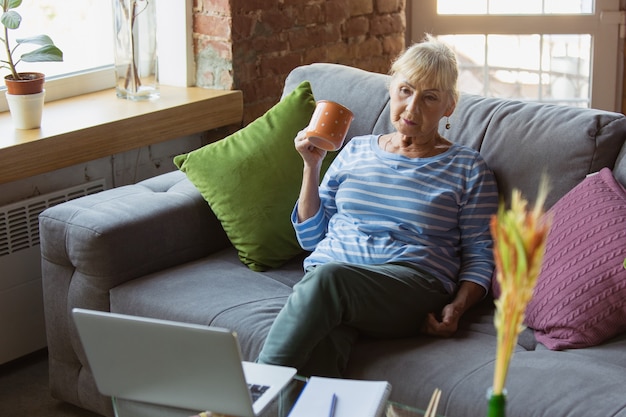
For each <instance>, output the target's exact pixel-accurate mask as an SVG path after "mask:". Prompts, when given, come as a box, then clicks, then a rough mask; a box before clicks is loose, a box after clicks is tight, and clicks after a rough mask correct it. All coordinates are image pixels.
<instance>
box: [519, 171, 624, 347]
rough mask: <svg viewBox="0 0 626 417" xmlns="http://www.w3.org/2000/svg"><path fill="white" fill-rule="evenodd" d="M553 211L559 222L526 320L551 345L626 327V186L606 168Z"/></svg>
mask: <svg viewBox="0 0 626 417" xmlns="http://www.w3.org/2000/svg"><path fill="white" fill-rule="evenodd" d="M547 214H548V215H551V216H553V223H552V227H551V229H550V232H549V234H548V240H547V244H546V252H545V257H544V263H543V265H542V268H541V272H540V274H539V278H538V280H537V286H536V287H535V293H534V295H533V298H532V300H531V301H530V303H529V304H528V308H527V311H526V324H527V325H528V326H529V327H531V328H533V329H535V335H536V337H537V340H538V341H539V342H541V343H543V344H544V345H545V346H546V347H548V348H550V349H565V348H582V347H588V346H593V345H597V344H599V343H601V342H603V341H605V340H607V339H609V338H611V337H613V336H615V335H617V334H619V333H621V332H623V331H626V265H624V262H625V258H626V190H624V188H623V187H622V186H621V185H620V184H619V183H618V182H617V181H616V180H615V178H614V177H613V174H612V173H611V170H609V169H608V168H604V169H602V170H601V171H600V172H599V173H598V174H596V175H593V176H590V177H587V178H586V179H585V180H584V181H582V182H581V183H580V184H579V185H578V186H576V187H575V188H574V189H573V190H572V191H570V192H569V193H568V194H566V195H565V196H564V197H563V198H562V199H561V200H559V201H558V202H557V203H556V204H555V205H554V206H553V207H552V209H550V210H549V211H548V213H547Z"/></svg>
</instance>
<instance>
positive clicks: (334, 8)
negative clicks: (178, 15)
mask: <svg viewBox="0 0 626 417" xmlns="http://www.w3.org/2000/svg"><path fill="white" fill-rule="evenodd" d="M404 9H405V0H195V3H194V43H195V53H196V63H197V84H198V85H201V86H205V87H212V88H220V89H240V90H242V91H243V94H244V104H245V109H244V118H245V120H244V121H245V123H249V122H250V121H252V120H254V119H255V118H256V117H258V116H260V115H262V114H263V113H264V112H265V111H266V110H268V109H269V108H270V107H271V106H273V105H274V104H276V103H277V102H278V100H279V98H280V92H281V90H282V87H283V83H284V80H285V77H286V76H287V74H288V73H289V72H290V71H291V70H292V69H293V68H295V67H296V66H298V65H303V64H309V63H313V62H335V63H340V64H345V65H351V66H354V67H358V68H363V69H366V70H369V71H376V72H383V73H386V72H387V70H388V69H389V65H390V63H391V60H392V59H393V58H394V57H395V56H396V55H397V54H398V53H400V52H401V51H402V49H403V48H404V39H405V29H406V21H405V13H404V11H405V10H404Z"/></svg>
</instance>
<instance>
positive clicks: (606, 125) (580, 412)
mask: <svg viewBox="0 0 626 417" xmlns="http://www.w3.org/2000/svg"><path fill="white" fill-rule="evenodd" d="M303 80H309V81H310V82H311V84H312V87H313V92H314V94H315V97H316V99H318V100H319V99H326V100H334V101H338V102H340V103H342V104H344V105H346V106H347V107H349V108H350V109H351V110H352V111H353V112H354V113H355V120H354V123H353V124H352V126H351V129H350V132H349V136H354V135H360V134H366V133H370V132H375V133H385V132H389V131H391V123H390V121H389V97H388V94H387V84H388V82H389V77H388V76H386V75H381V74H372V73H368V72H365V71H362V70H359V69H355V68H349V67H344V66H340V65H334V64H314V65H309V66H303V67H299V68H296V69H295V70H293V71H292V73H291V74H290V75H289V77H288V78H287V80H286V83H285V89H284V94H287V93H288V92H289V91H291V90H292V89H293V88H295V86H297V85H298V84H299V83H300V82H301V81H303ZM450 123H451V125H452V128H451V129H450V130H445V128H444V127H443V123H442V125H441V126H440V131H441V133H442V135H444V136H446V137H448V138H449V139H450V140H453V141H455V142H459V143H462V144H465V145H468V146H471V147H474V148H476V149H478V150H480V152H481V153H482V154H483V155H484V156H485V158H486V160H487V162H488V163H489V164H490V166H491V167H492V168H493V169H494V171H495V173H496V176H497V178H498V182H499V185H500V188H501V190H500V191H501V193H502V194H503V197H508V196H509V194H510V191H511V190H512V189H513V188H515V187H517V188H520V189H521V190H522V191H523V192H524V194H525V195H526V196H527V197H528V198H530V199H533V198H534V196H535V193H536V188H537V184H538V182H539V178H540V177H541V174H542V172H544V171H545V172H547V173H548V174H549V176H550V179H551V181H552V192H551V194H550V200H549V204H550V205H551V204H553V203H554V202H555V201H557V200H558V198H560V197H561V196H562V195H563V194H565V193H566V192H567V191H569V190H570V189H571V188H572V187H573V186H575V185H576V184H577V183H578V182H579V181H581V180H582V179H583V178H584V177H585V175H587V174H588V173H591V172H594V171H597V170H599V169H600V168H602V167H604V166H607V167H610V168H615V174H616V176H617V178H618V179H619V180H620V181H621V182H622V184H626V146H625V145H624V141H625V139H626V118H625V117H624V116H622V115H619V114H615V113H609V112H602V111H596V110H587V109H574V108H568V107H556V106H551V105H545V104H533V103H522V102H518V101H510V100H502V99H488V98H483V97H478V96H469V95H466V96H463V97H462V98H461V100H460V101H459V103H458V105H457V109H456V111H455V113H454V114H453V116H452V117H451V118H450ZM616 161H617V165H615V164H616ZM40 234H41V250H42V267H43V291H44V304H45V306H44V307H45V314H46V328H47V333H48V345H49V354H50V383H51V390H52V393H53V395H54V396H55V397H56V398H59V399H62V400H64V401H68V402H71V403H73V404H76V405H78V406H81V407H84V408H88V409H91V410H94V411H96V412H99V413H101V414H104V415H109V416H111V415H112V410H111V406H110V403H109V401H108V399H106V398H104V397H102V396H100V395H99V394H98V392H97V389H96V387H95V385H94V383H93V379H92V377H91V373H90V371H89V367H88V364H87V361H86V359H85V356H84V353H83V352H82V349H81V346H80V342H79V340H78V338H77V335H76V333H75V330H74V327H73V324H72V323H71V320H70V316H69V312H70V311H71V309H72V308H73V307H83V308H91V309H98V310H105V311H108V310H110V311H115V312H120V313H127V314H136V315H142V316H149V317H159V318H164V319H173V320H180V321H186V322H193V323H202V324H209V325H214V326H220V327H227V328H231V329H233V330H236V331H237V333H238V334H239V337H240V340H241V342H242V350H243V355H244V357H245V358H246V359H249V360H252V359H254V358H255V357H256V355H257V354H258V352H259V350H260V349H261V346H262V343H263V341H264V338H265V335H266V334H267V331H268V330H269V327H270V325H271V323H272V321H273V318H274V317H275V315H276V314H277V312H278V311H279V310H280V308H281V306H282V305H283V303H284V302H285V300H286V297H287V296H288V295H289V293H290V291H291V287H292V286H293V285H294V284H295V283H296V282H297V281H298V280H299V279H300V278H301V276H302V266H301V260H302V259H301V258H298V259H294V260H293V261H291V262H289V263H288V264H287V265H285V266H284V267H281V268H280V269H277V270H272V271H267V272H264V273H257V272H253V271H251V270H249V269H247V268H246V267H245V266H244V265H243V264H241V263H240V262H239V260H238V258H237V254H236V251H235V250H234V248H233V247H232V246H231V245H230V243H229V242H228V239H227V238H226V235H225V233H224V231H223V230H222V228H221V226H220V224H219V222H218V221H217V219H216V217H215V216H214V214H213V213H212V211H211V209H210V208H209V206H208V205H207V204H206V202H205V201H204V200H203V199H202V197H201V196H200V194H199V192H198V191H197V190H196V189H195V188H194V187H193V185H191V183H190V182H189V181H187V180H186V178H185V176H184V174H182V173H180V172H172V173H168V174H164V175H161V176H159V177H156V178H153V179H150V180H147V181H144V182H141V183H139V184H136V185H131V186H126V187H121V188H118V189H113V190H108V191H105V192H102V193H99V194H96V195H92V196H87V197H83V198H80V199H77V200H73V201H70V202H67V203H63V204H60V205H58V206H55V207H52V208H50V209H48V210H46V211H45V212H44V213H43V214H42V215H41V218H40ZM495 342H496V341H495V330H494V328H493V305H492V302H491V300H490V299H489V298H487V299H485V300H484V302H483V303H481V305H479V306H477V307H476V308H474V309H473V310H472V311H471V312H470V313H469V314H468V315H467V316H466V317H464V320H463V322H462V325H461V329H460V330H459V333H458V335H457V336H456V337H454V338H451V339H438V338H431V337H425V336H420V337H415V338H408V339H402V340H360V341H359V342H358V343H357V345H356V346H355V349H354V352H353V355H352V357H351V360H350V364H349V370H348V374H347V375H346V376H347V377H351V378H368V379H387V380H389V381H390V382H391V383H392V385H393V391H392V394H391V399H392V400H395V401H400V402H404V403H407V404H411V405H418V406H421V407H425V406H426V404H427V403H428V400H429V398H430V395H431V394H432V392H433V390H434V389H435V388H436V387H439V388H441V389H442V390H443V395H442V401H441V403H440V404H441V405H440V413H441V414H442V415H448V416H461V415H463V416H481V417H482V416H484V415H486V411H485V410H486V400H485V393H486V390H487V389H488V388H489V386H490V385H491V383H492V374H493V361H494V358H495ZM507 386H508V390H509V397H508V407H507V415H509V416H510V417H517V416H520V417H521V416H531V415H532V416H554V415H567V416H581V417H582V416H589V415H595V416H600V415H601V416H608V415H610V416H624V417H626V396H625V395H624V386H626V335H624V334H623V335H620V336H618V337H616V338H615V339H613V340H611V341H608V342H606V343H604V344H602V345H601V346H597V347H593V348H587V349H579V350H575V351H574V350H571V351H563V352H552V351H549V350H547V349H546V348H545V347H543V346H542V345H540V344H537V342H536V341H535V339H534V337H533V333H532V331H531V330H526V331H524V332H523V333H522V335H521V336H520V340H519V343H518V346H517V352H516V354H515V356H514V358H513V361H512V364H511V369H510V373H509V378H508V380H507Z"/></svg>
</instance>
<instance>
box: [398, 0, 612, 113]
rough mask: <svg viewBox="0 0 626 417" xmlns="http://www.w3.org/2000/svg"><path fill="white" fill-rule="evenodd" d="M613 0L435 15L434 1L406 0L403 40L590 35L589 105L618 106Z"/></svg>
mask: <svg viewBox="0 0 626 417" xmlns="http://www.w3.org/2000/svg"><path fill="white" fill-rule="evenodd" d="M619 3H620V2H619V0H595V7H594V13H593V14H581V15H561V14H549V15H439V14H437V0H423V1H420V2H408V3H407V4H410V7H409V8H408V9H407V13H408V22H409V23H408V26H409V28H408V30H407V34H408V38H407V42H408V44H411V43H414V42H418V41H419V40H421V39H422V38H423V36H424V33H431V34H433V35H475V34H481V35H491V34H501V35H533V34H539V35H559V34H589V35H591V37H592V41H591V42H592V63H591V77H590V83H591V107H592V108H596V109H602V110H608V111H620V110H621V99H622V98H621V93H620V92H621V90H622V70H623V69H622V62H621V61H620V60H619V57H620V52H619V51H620V47H621V44H622V43H623V36H622V35H623V34H622V33H621V31H620V26H621V25H623V23H624V22H623V19H624V17H623V16H624V13H623V12H620V11H619Z"/></svg>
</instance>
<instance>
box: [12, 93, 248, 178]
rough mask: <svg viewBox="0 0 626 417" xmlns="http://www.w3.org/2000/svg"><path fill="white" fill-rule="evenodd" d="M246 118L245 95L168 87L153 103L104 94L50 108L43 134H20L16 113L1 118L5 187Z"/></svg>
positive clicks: (39, 131) (45, 113)
mask: <svg viewBox="0 0 626 417" xmlns="http://www.w3.org/2000/svg"><path fill="white" fill-rule="evenodd" d="M242 119H243V95H242V93H241V91H219V90H209V89H204V88H199V87H189V88H185V87H168V86H161V97H160V98H159V99H157V100H153V101H143V102H133V101H129V100H123V99H119V98H117V97H116V95H115V91H114V90H104V91H99V92H96V93H91V94H86V95H82V96H78V97H73V98H69V99H65V100H58V101H54V102H50V103H46V104H45V106H44V110H43V119H42V124H41V128H40V129H31V130H18V129H15V128H14V127H13V122H12V121H11V116H10V114H9V113H8V112H4V113H0V184H3V183H7V182H10V181H15V180H18V179H22V178H27V177H30V176H33V175H37V174H42V173H45V172H50V171H54V170H56V169H60V168H65V167H68V166H71V165H76V164H80V163H83V162H86V161H91V160H94V159H98V158H102V157H105V156H109V155H114V154H117V153H120V152H125V151H128V150H131V149H136V148H140V147H142V146H147V145H151V144H155V143H159V142H163V141H166V140H169V139H173V138H176V137H181V136H186V135H190V134H194V133H198V132H204V131H207V130H211V129H216V128H219V127H224V126H229V125H234V124H241V122H242Z"/></svg>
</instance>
